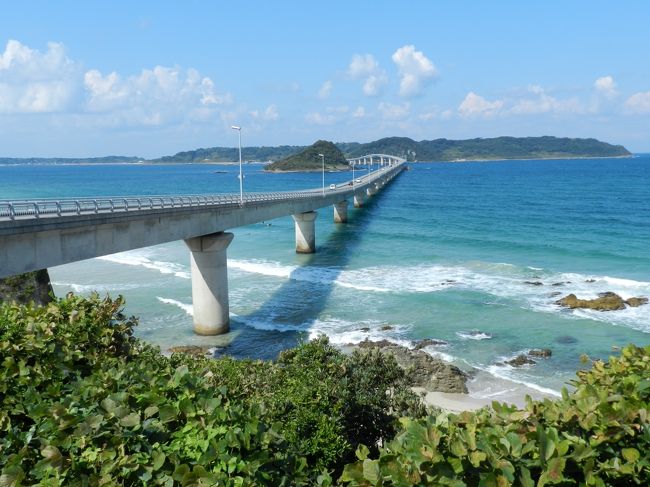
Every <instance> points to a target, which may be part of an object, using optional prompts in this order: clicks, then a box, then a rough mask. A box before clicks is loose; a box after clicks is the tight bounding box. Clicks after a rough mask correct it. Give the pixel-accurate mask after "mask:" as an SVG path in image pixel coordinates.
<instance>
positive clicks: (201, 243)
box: [185, 232, 234, 335]
mask: <svg viewBox="0 0 650 487" xmlns="http://www.w3.org/2000/svg"><path fill="white" fill-rule="evenodd" d="M233 237H234V235H233V234H232V233H224V232H219V233H213V234H210V235H203V236H201V237H193V238H188V239H187V240H185V244H186V245H187V246H188V247H189V249H190V251H191V254H190V256H191V265H192V304H193V306H194V332H195V333H198V334H199V335H220V334H222V333H226V332H227V331H228V330H229V329H230V307H229V304H228V263H227V258H226V249H227V248H228V245H230V242H232V239H233Z"/></svg>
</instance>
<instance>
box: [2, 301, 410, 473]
mask: <svg viewBox="0 0 650 487" xmlns="http://www.w3.org/2000/svg"><path fill="white" fill-rule="evenodd" d="M122 307H123V300H122V299H121V298H118V299H116V300H111V299H109V298H106V299H100V298H99V297H98V296H97V295H93V296H91V297H90V298H87V299H84V298H79V297H75V296H72V295H69V296H68V297H67V298H66V299H62V300H59V301H58V302H55V303H51V304H50V305H48V306H47V307H42V308H33V307H22V306H18V305H8V304H4V305H2V306H0V364H1V365H2V366H1V369H0V469H1V472H0V486H4V485H26V484H38V483H41V484H48V485H59V484H65V485H105V484H110V485H113V484H128V485H133V484H142V485H144V484H146V485H172V484H179V485H184V484H192V485H208V484H209V485H212V484H219V485H315V484H318V485H330V484H331V479H330V476H329V475H328V471H329V472H336V474H337V475H338V474H340V472H341V471H342V468H343V465H344V464H345V463H346V462H348V461H351V460H352V459H353V455H354V451H355V450H356V448H357V447H358V446H359V444H360V443H361V442H363V443H366V444H372V445H375V444H376V443H378V442H381V441H384V440H386V439H387V438H389V437H392V435H393V433H394V431H395V429H394V428H395V423H396V418H397V417H398V416H399V415H401V414H403V413H409V414H412V415H418V414H420V413H421V412H422V411H421V406H420V405H419V402H418V400H417V398H416V397H415V396H414V395H413V394H412V393H410V391H409V390H408V388H407V386H406V385H405V384H404V382H403V373H402V371H401V370H400V369H399V368H398V367H397V364H396V363H395V362H394V360H393V359H392V357H384V356H381V355H378V354H360V353H357V354H353V355H352V356H346V355H344V354H342V353H340V352H339V351H337V350H336V349H334V348H333V347H332V346H331V345H330V344H329V343H328V342H327V340H326V339H319V340H316V341H314V342H310V343H306V344H304V345H301V346H299V347H297V348H296V349H293V350H289V351H286V352H284V353H282V355H281V357H280V358H279V360H278V361H277V362H275V363H274V362H263V361H253V360H245V361H236V360H233V359H231V358H223V359H219V360H212V359H204V358H199V359H196V358H193V357H189V356H186V355H182V354H173V355H172V356H171V357H165V356H163V355H161V354H160V351H159V350H158V349H157V348H155V347H151V346H149V345H146V344H145V343H143V342H141V341H140V340H138V339H136V338H134V336H133V327H134V326H135V325H136V324H137V321H136V320H135V319H134V318H127V317H125V316H124V315H123V314H122Z"/></svg>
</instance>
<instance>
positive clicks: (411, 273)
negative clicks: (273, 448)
mask: <svg viewBox="0 0 650 487" xmlns="http://www.w3.org/2000/svg"><path fill="white" fill-rule="evenodd" d="M229 266H230V267H232V268H233V269H237V270H239V271H243V272H247V273H255V274H262V275H266V276H271V277H278V278H282V279H293V280H297V281H305V282H313V283H320V284H326V285H336V286H341V287H346V288H350V289H354V290H357V291H364V292H381V293H434V292H441V291H445V290H449V289H456V290H463V291H478V292H482V293H486V294H489V295H491V296H495V297H498V298H503V299H508V300H517V301H519V302H520V303H521V306H522V307H524V308H527V309H531V310H533V311H537V312H544V313H554V314H558V315H560V316H562V317H564V318H587V319H593V320H597V321H603V322H608V323H611V324H614V325H621V326H627V327H631V328H634V329H637V330H639V331H643V332H646V333H650V305H647V306H640V307H638V308H627V309H625V310H620V311H614V312H608V313H601V312H599V311H592V310H567V309H565V308H562V307H561V306H558V305H556V304H555V301H556V300H557V299H558V298H559V297H561V296H562V295H566V294H570V293H573V294H576V295H577V296H579V297H580V298H586V299H590V298H595V297H597V296H598V293H600V292H604V291H612V292H615V293H617V294H619V295H620V296H622V297H623V298H624V299H627V298H629V297H632V296H650V282H646V281H636V280H632V279H623V278H617V277H612V276H597V275H589V274H576V273H561V272H559V273H558V272H550V271H544V270H543V269H539V268H535V269H531V268H528V267H517V266H513V265H512V264H508V263H503V262H502V263H486V262H468V263H466V264H464V265H439V264H429V265H417V266H403V267H402V266H375V267H367V268H364V269H346V270H341V269H337V268H333V267H315V266H304V267H299V266H289V265H283V264H280V263H278V262H269V261H264V260H254V261H248V260H232V261H229ZM558 293H559V294H558ZM500 304H503V303H500ZM463 338H468V337H463ZM475 339H478V336H477V337H476V338H475Z"/></svg>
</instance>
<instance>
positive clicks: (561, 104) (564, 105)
mask: <svg viewBox="0 0 650 487" xmlns="http://www.w3.org/2000/svg"><path fill="white" fill-rule="evenodd" d="M528 91H529V92H530V93H532V94H533V95H535V96H534V97H532V98H522V99H519V100H516V101H515V102H514V103H513V105H512V107H511V108H510V112H511V113H513V114H515V115H535V114H541V113H583V112H584V111H585V108H584V107H583V106H582V104H581V103H580V101H579V100H577V99H576V98H568V99H564V100H560V99H558V98H556V97H554V96H552V95H549V94H548V93H547V92H546V90H544V88H542V87H541V86H539V85H531V86H529V87H528Z"/></svg>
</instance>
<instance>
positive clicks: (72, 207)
mask: <svg viewBox="0 0 650 487" xmlns="http://www.w3.org/2000/svg"><path fill="white" fill-rule="evenodd" d="M392 170H395V166H393V167H391V168H385V169H383V170H378V171H375V172H373V173H370V174H366V175H364V176H361V177H360V178H358V179H360V180H361V183H356V185H357V186H364V185H366V184H369V183H371V182H372V181H373V180H375V179H377V178H378V177H379V176H381V175H384V174H386V173H388V172H391V171H392ZM354 189H356V187H355V183H354V182H352V181H349V182H346V183H342V184H338V185H336V186H335V188H334V189H329V188H328V189H326V190H325V191H326V192H327V194H335V193H347V192H349V191H351V190H354ZM321 191H322V188H315V189H308V190H302V191H278V192H271V193H245V194H244V196H243V203H244V204H245V203H252V202H272V201H282V200H284V201H288V200H295V199H298V198H313V197H314V196H317V195H318V194H320V193H321ZM241 203H242V200H241V199H240V195H238V194H235V193H228V194H211V195H179V196H173V195H165V196H117V197H98V198H75V199H60V200H50V199H42V200H20V201H7V200H4V201H0V220H7V219H9V220H15V219H31V218H41V217H53V216H68V215H84V214H99V213H114V212H125V211H126V212H128V211H138V210H156V209H169V208H186V207H201V206H221V207H226V206H239V205H240V204H241Z"/></svg>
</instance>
